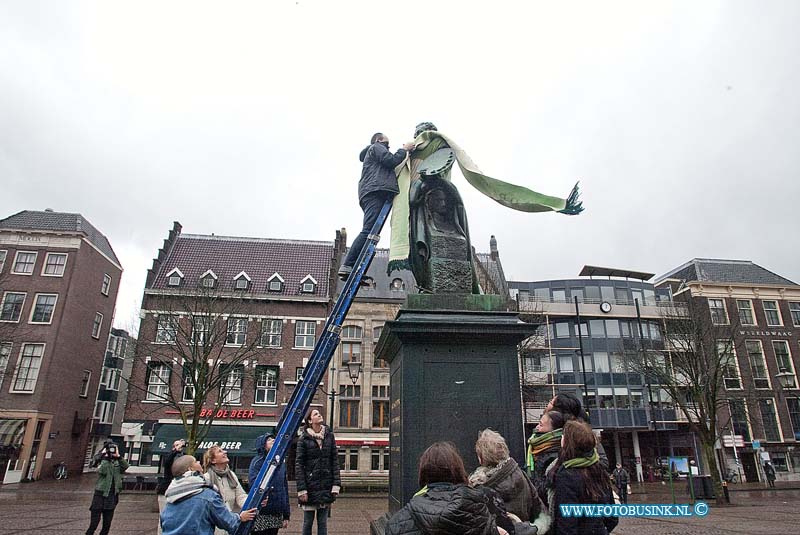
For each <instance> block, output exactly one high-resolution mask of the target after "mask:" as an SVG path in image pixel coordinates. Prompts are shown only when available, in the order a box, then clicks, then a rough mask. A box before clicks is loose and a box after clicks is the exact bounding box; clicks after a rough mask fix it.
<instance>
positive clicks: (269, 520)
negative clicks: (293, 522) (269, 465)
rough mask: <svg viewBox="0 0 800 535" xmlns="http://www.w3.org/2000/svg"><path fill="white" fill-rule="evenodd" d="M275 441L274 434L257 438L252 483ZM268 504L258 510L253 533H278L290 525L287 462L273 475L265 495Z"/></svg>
mask: <svg viewBox="0 0 800 535" xmlns="http://www.w3.org/2000/svg"><path fill="white" fill-rule="evenodd" d="M274 442H275V437H274V436H273V435H269V434H267V435H261V436H260V437H258V438H257V439H256V451H257V453H256V456H255V457H253V460H252V461H250V473H249V479H250V484H251V485H252V484H253V481H255V479H256V476H258V472H259V471H260V470H261V467H262V466H263V465H264V461H265V460H266V458H267V453H268V452H269V450H270V449H272V444H273V443H274ZM264 497H265V498H266V499H267V505H265V506H264V507H262V508H261V509H260V510H259V511H258V516H257V517H256V519H255V522H253V535H277V533H278V530H279V529H281V528H286V527H288V526H289V516H290V515H291V508H290V507H289V483H288V481H287V480H286V464H285V463H281V464H280V465H279V466H278V469H277V470H276V471H275V475H273V476H272V481H271V482H270V487H269V491H268V492H267V493H266V494H265V495H264Z"/></svg>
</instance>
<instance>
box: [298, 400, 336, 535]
mask: <svg viewBox="0 0 800 535" xmlns="http://www.w3.org/2000/svg"><path fill="white" fill-rule="evenodd" d="M323 421H324V419H323V417H322V414H321V413H320V412H319V411H318V410H317V409H314V410H312V411H311V412H310V413H309V414H308V416H306V420H305V424H306V428H305V430H304V431H303V434H302V435H301V436H300V440H298V442H297V458H296V461H295V477H296V478H297V500H298V501H299V502H300V506H301V507H302V508H303V511H304V513H303V535H311V528H312V526H313V524H314V517H315V516H316V518H317V535H327V533H328V514H329V511H328V508H329V507H330V505H331V504H332V503H333V502H334V501H335V500H336V496H337V495H338V494H339V489H340V487H341V485H342V481H341V479H340V478H339V458H338V453H337V451H336V439H335V438H334V436H333V431H331V430H330V429H328V428H327V427H326V426H324V425H322V422H323Z"/></svg>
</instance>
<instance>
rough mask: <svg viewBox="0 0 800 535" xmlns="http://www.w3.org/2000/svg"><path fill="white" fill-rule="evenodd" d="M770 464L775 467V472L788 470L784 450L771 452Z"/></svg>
mask: <svg viewBox="0 0 800 535" xmlns="http://www.w3.org/2000/svg"><path fill="white" fill-rule="evenodd" d="M772 466H773V467H774V468H775V471H776V472H788V471H789V466H788V465H787V464H786V452H784V451H774V452H772Z"/></svg>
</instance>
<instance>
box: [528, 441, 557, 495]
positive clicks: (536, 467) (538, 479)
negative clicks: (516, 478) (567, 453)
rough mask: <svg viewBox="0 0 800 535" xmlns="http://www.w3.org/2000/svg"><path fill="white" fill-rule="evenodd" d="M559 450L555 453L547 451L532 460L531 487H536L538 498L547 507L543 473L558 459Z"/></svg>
mask: <svg viewBox="0 0 800 535" xmlns="http://www.w3.org/2000/svg"><path fill="white" fill-rule="evenodd" d="M560 452H561V449H560V448H559V449H558V450H555V451H548V452H546V453H542V454H541V455H536V456H535V457H534V458H533V475H532V477H531V479H533V486H534V487H536V492H538V493H539V498H541V500H542V501H543V502H544V504H545V505H547V476H546V475H545V472H546V471H547V467H548V466H550V465H551V464H553V461H555V460H556V459H558V454H559V453H560Z"/></svg>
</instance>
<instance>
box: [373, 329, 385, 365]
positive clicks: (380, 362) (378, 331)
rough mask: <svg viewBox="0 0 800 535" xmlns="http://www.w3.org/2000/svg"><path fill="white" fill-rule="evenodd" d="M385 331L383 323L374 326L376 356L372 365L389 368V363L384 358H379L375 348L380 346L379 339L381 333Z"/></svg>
mask: <svg viewBox="0 0 800 535" xmlns="http://www.w3.org/2000/svg"><path fill="white" fill-rule="evenodd" d="M382 332H383V325H381V326H379V327H373V328H372V353H373V355H374V357H375V360H374V362H373V365H372V367H373V368H388V367H389V363H388V362H387V361H385V360H383V359H379V358H378V355H376V354H375V349H376V348H377V347H378V340H380V338H381V333H382Z"/></svg>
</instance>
